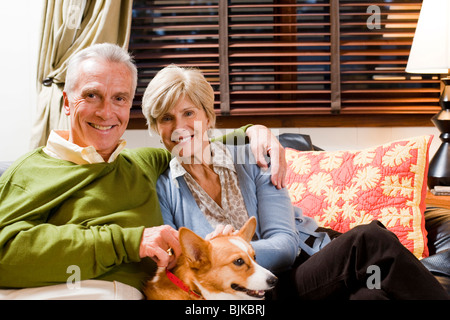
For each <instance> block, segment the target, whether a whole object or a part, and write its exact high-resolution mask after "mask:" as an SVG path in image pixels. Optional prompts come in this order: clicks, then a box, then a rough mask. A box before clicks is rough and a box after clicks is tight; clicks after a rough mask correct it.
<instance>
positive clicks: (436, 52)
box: [406, 0, 450, 74]
mask: <svg viewBox="0 0 450 320" xmlns="http://www.w3.org/2000/svg"><path fill="white" fill-rule="evenodd" d="M449 69H450V0H423V2H422V9H421V10H420V15H419V21H418V22H417V27H416V32H415V34H414V40H413V43H412V46H411V52H410V54H409V59H408V64H407V66H406V72H408V73H435V74H447V73H449Z"/></svg>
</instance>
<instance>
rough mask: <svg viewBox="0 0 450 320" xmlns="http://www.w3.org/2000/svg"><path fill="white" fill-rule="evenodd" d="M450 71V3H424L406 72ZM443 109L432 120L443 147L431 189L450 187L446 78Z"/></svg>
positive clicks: (449, 108)
mask: <svg viewBox="0 0 450 320" xmlns="http://www.w3.org/2000/svg"><path fill="white" fill-rule="evenodd" d="M449 69H450V0H423V3H422V8H421V10H420V15H419V21H418V22H417V27H416V32H415V34H414V39H413V43H412V46H411V51H410V54H409V59H408V64H407V66H406V72H408V73H420V74H426V73H431V74H441V75H448V74H449ZM442 81H443V82H444V90H443V92H442V94H441V97H440V99H439V104H440V106H441V108H442V110H441V111H440V112H439V113H438V114H436V115H435V116H434V117H433V118H432V119H431V121H432V122H433V124H434V125H435V126H436V127H437V128H438V129H439V131H440V132H441V135H440V136H439V138H440V139H441V140H442V144H441V146H440V147H439V149H438V150H437V151H436V153H435V155H434V157H433V158H432V159H431V161H430V164H429V169H428V188H429V189H430V190H432V189H433V188H434V187H435V186H450V87H449V86H450V78H446V79H442Z"/></svg>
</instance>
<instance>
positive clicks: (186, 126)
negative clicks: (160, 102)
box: [157, 97, 209, 163]
mask: <svg viewBox="0 0 450 320" xmlns="http://www.w3.org/2000/svg"><path fill="white" fill-rule="evenodd" d="M157 129H158V133H159V134H160V136H161V138H162V142H163V143H164V146H165V147H166V148H167V150H169V151H170V152H171V153H172V154H173V155H175V156H177V157H179V158H182V159H183V161H190V159H193V158H196V159H201V155H202V152H203V148H204V147H205V146H206V145H208V144H209V141H208V139H207V136H206V131H207V130H208V129H209V120H208V118H207V116H206V112H205V111H204V110H203V108H199V107H197V106H196V105H194V104H193V103H192V101H191V100H190V99H189V98H188V97H183V98H182V99H180V100H179V101H178V102H177V104H176V105H175V107H173V108H172V109H171V110H169V111H168V112H166V113H165V114H163V115H162V116H160V117H159V118H158V119H157ZM191 163H192V162H191Z"/></svg>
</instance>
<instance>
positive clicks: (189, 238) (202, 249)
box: [178, 227, 211, 269]
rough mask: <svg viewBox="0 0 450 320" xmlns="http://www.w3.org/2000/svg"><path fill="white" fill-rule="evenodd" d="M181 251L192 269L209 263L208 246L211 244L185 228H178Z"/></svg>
mask: <svg viewBox="0 0 450 320" xmlns="http://www.w3.org/2000/svg"><path fill="white" fill-rule="evenodd" d="M178 238H179V239H180V245H181V251H182V252H183V254H184V256H185V257H186V260H187V262H188V263H189V266H190V267H191V268H193V269H200V268H204V267H208V266H209V265H210V248H209V247H210V246H211V244H210V243H209V242H208V241H206V240H204V239H203V238H201V237H200V236H198V235H196V234H195V233H194V232H193V231H191V230H189V229H187V228H183V227H182V228H180V230H179V231H178Z"/></svg>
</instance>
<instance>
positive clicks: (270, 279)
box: [266, 276, 278, 287]
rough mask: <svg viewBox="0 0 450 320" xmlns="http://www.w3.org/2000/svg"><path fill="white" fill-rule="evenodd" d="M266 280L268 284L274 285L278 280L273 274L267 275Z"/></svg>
mask: <svg viewBox="0 0 450 320" xmlns="http://www.w3.org/2000/svg"><path fill="white" fill-rule="evenodd" d="M266 281H267V284H268V285H269V286H271V287H275V285H276V284H277V282H278V278H277V277H275V276H269V277H268V278H267V280H266Z"/></svg>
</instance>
